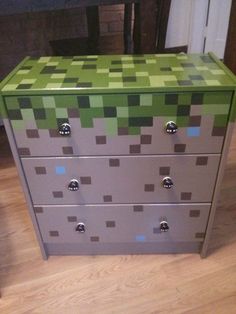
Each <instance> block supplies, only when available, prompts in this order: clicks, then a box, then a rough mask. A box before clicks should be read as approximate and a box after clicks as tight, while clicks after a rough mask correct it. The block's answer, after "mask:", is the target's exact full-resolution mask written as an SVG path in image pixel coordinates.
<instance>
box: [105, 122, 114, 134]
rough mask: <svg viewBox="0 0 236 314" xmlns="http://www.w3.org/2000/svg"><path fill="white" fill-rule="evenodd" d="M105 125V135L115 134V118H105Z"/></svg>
mask: <svg viewBox="0 0 236 314" xmlns="http://www.w3.org/2000/svg"><path fill="white" fill-rule="evenodd" d="M105 126H106V134H107V135H117V119H116V118H106V119H105Z"/></svg>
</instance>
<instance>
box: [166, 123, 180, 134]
mask: <svg viewBox="0 0 236 314" xmlns="http://www.w3.org/2000/svg"><path fill="white" fill-rule="evenodd" d="M177 130H178V126H177V124H176V123H175V122H174V121H169V122H167V123H166V133H168V134H174V133H176V132H177Z"/></svg>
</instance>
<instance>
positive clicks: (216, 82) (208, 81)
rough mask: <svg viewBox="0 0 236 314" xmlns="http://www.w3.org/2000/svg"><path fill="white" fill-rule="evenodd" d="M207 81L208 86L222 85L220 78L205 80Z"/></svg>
mask: <svg viewBox="0 0 236 314" xmlns="http://www.w3.org/2000/svg"><path fill="white" fill-rule="evenodd" d="M205 82H206V84H207V85H208V86H215V85H221V84H220V82H219V81H218V80H205Z"/></svg>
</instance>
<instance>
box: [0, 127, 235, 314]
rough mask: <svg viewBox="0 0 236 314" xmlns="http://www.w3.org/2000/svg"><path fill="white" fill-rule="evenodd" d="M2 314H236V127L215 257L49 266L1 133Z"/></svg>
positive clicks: (80, 260) (65, 261)
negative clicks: (40, 249) (43, 256)
mask: <svg viewBox="0 0 236 314" xmlns="http://www.w3.org/2000/svg"><path fill="white" fill-rule="evenodd" d="M0 156H1V157H0V290H1V294H2V296H1V299H0V313H1V314H8V313H9V314H15V313H16V314H21V313H30V314H31V313H40V314H41V313H42V314H44V313H45V314H46V313H47V314H51V313H57V314H58V313H60V314H64V313H66V314H67V313H69V314H74V313H75V314H77V313H78V314H83V313H86V314H87V313H89V314H90V313H92V314H93V313H96V314H97V313H102V314H106V313H109V314H111V313H112V314H115V313H119V314H126V313H128V314H130V313H134V314H139V313H145V314H146V313H152V314H154V313H166V314H167V313H168V314H169V313H171V314H172V313H199V314H206V313H212V314H218V313H219V314H222V313H227V314H231V313H232V314H235V313H236V130H235V132H234V137H233V141H232V144H231V148H230V154H229V158H228V163H227V168H226V172H225V176H224V180H223V186H222V190H221V199H220V202H219V206H218V210H217V215H216V219H215V224H214V231H213V234H212V238H211V248H210V252H209V256H208V257H207V258H206V259H204V260H201V259H200V257H199V255H196V254H184V255H143V256H136V255H133V256H96V257H91V256H83V257H79V256H73V257H69V256H67V257H50V258H49V260H48V261H46V262H45V261H43V260H42V258H41V255H40V251H39V247H38V244H37V242H36V239H35V235H34V232H33V228H32V225H31V222H30V219H29V215H28V212H27V208H26V204H25V200H24V196H23V194H22V190H21V187H20V185H19V180H18V177H17V172H16V168H15V166H14V163H13V160H12V157H11V154H10V151H9V148H8V146H7V144H6V137H5V135H4V133H3V131H2V130H0Z"/></svg>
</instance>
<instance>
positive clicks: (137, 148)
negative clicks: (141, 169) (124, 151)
mask: <svg viewBox="0 0 236 314" xmlns="http://www.w3.org/2000/svg"><path fill="white" fill-rule="evenodd" d="M129 152H130V154H140V152H141V145H130V147H129Z"/></svg>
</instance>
